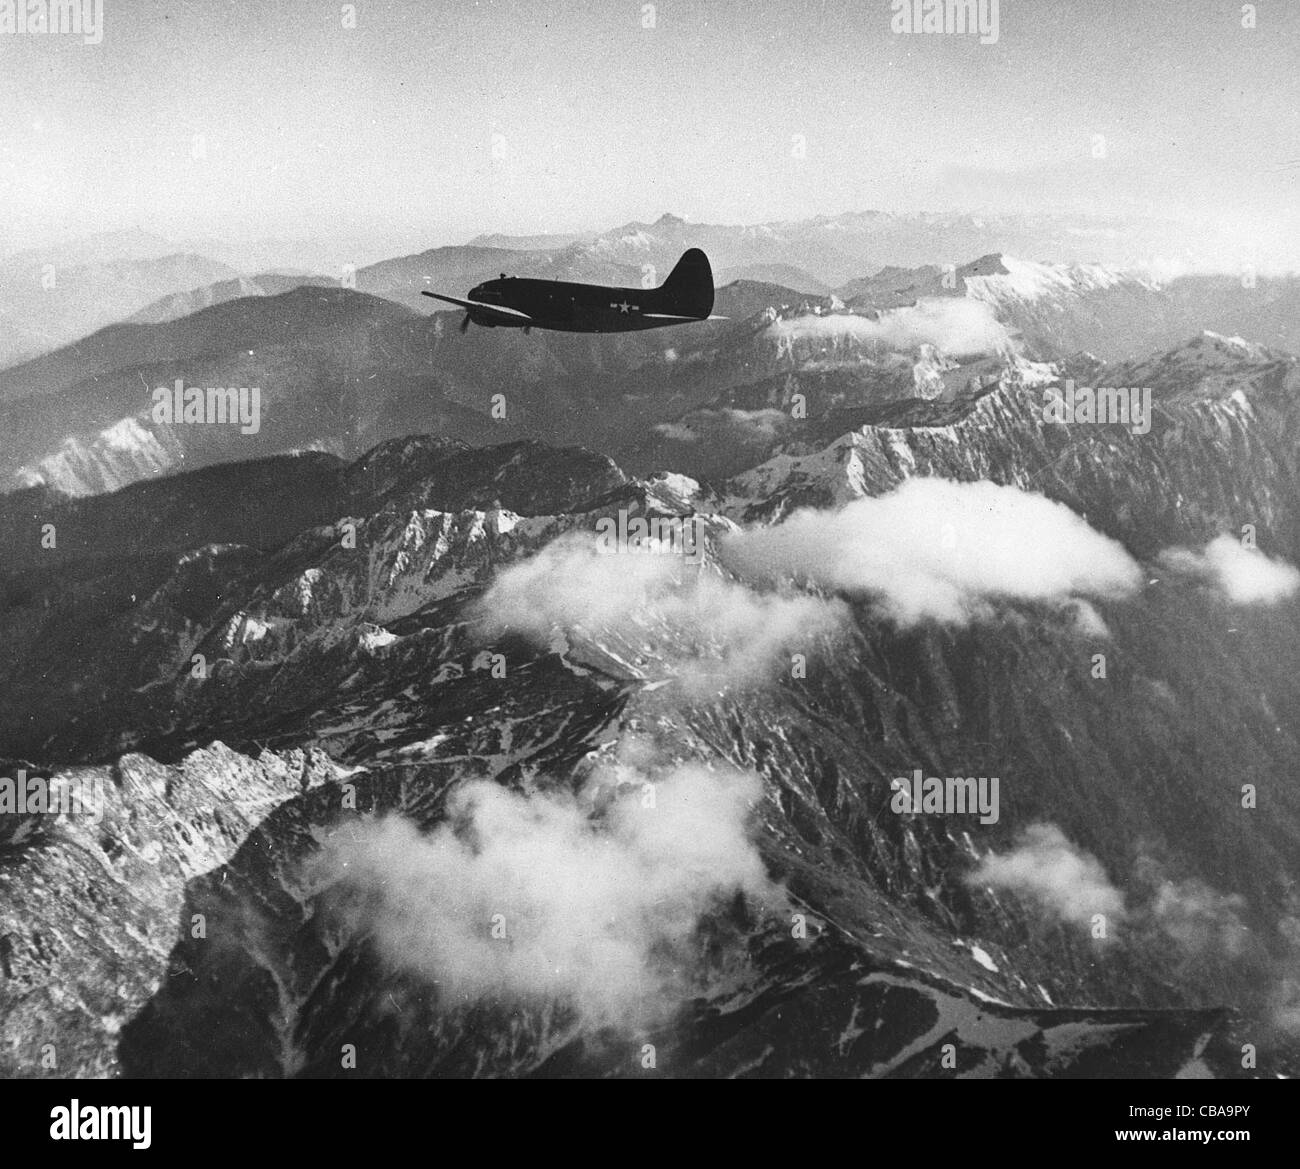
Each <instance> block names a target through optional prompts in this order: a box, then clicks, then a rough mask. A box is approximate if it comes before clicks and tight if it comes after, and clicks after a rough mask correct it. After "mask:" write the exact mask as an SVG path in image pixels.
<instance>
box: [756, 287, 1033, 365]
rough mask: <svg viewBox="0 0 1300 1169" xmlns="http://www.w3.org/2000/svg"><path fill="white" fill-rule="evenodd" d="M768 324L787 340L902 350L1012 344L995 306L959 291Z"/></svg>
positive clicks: (968, 350)
mask: <svg viewBox="0 0 1300 1169" xmlns="http://www.w3.org/2000/svg"><path fill="white" fill-rule="evenodd" d="M768 328H769V332H770V333H771V334H772V335H773V336H774V337H776V338H777V339H778V341H779V342H781V343H783V344H789V343H790V342H792V341H796V340H813V341H832V340H836V339H839V338H849V339H851V340H855V341H860V342H863V343H865V344H873V345H880V346H882V347H884V348H885V349H887V350H890V351H891V352H900V353H910V352H914V351H915V350H917V349H919V348H920V347H921V346H922V345H933V346H935V347H936V348H938V349H939V350H941V351H942V352H944V353H946V354H948V355H950V356H953V357H973V356H976V355H978V354H984V353H998V352H1002V351H1005V350H1006V349H1008V348H1010V347H1011V345H1012V341H1011V335H1010V334H1009V333H1008V332H1007V329H1006V326H1004V325H1003V324H1002V323H1001V322H1000V321H999V320H998V319H997V317H996V316H994V313H993V309H992V307H991V306H989V305H988V304H985V303H984V302H982V301H978V300H973V299H971V298H968V297H961V296H953V297H928V298H924V299H922V300H919V301H917V303H916V304H914V305H908V306H906V307H903V308H897V309H890V310H887V311H886V312H882V313H881V314H880V317H879V319H878V320H877V319H873V318H871V317H865V316H857V315H854V314H849V313H827V314H823V315H820V316H818V315H808V316H802V317H794V318H792V319H790V320H777V321H774V322H773V323H772V324H771V325H770V326H769V327H768Z"/></svg>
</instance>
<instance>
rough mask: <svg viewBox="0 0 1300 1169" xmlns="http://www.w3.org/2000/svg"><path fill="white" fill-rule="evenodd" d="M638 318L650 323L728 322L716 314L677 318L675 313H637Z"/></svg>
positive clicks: (727, 318) (726, 318) (728, 318)
mask: <svg viewBox="0 0 1300 1169" xmlns="http://www.w3.org/2000/svg"><path fill="white" fill-rule="evenodd" d="M637 316H639V317H646V318H647V319H649V320H652V321H729V320H731V318H730V317H720V316H718V315H717V314H714V315H712V316H707V317H679V316H677V314H676V313H637Z"/></svg>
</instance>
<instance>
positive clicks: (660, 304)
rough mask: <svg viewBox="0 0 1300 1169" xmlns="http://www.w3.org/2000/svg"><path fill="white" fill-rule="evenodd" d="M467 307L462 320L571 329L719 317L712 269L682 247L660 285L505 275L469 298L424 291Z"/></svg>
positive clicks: (618, 328) (656, 325)
mask: <svg viewBox="0 0 1300 1169" xmlns="http://www.w3.org/2000/svg"><path fill="white" fill-rule="evenodd" d="M422 295H423V296H431V297H433V298H434V299H435V300H445V301H446V302H447V303H448V304H458V305H460V306H461V307H462V308H464V309H467V310H468V311H467V312H466V313H465V319H464V320H463V321H461V323H460V331H461V332H462V333H463V332H464V331H465V330H466V329H468V328H469V325H470V322H471V321H473V322H474V324H476V325H482V326H483V327H484V328H488V329H493V328H497V327H501V328H507V329H523V331H524V332H525V333H527V332H528V331H529V330H530V329H534V328H536V329H561V330H564V331H565V332H570V333H626V332H630V331H632V330H634V329H660V328H663V327H664V326H665V325H682V324H686V323H687V322H688V321H721V320H726V318H725V317H715V316H710V315H709V314H710V313H712V312H713V269H712V268H710V267H709V257H708V256H706V255H705V254H704V253H703V252H702V251H700V249H699V248H691V249H690V250H689V251H686V252H683V253H682V258H681V259H680V260H678V261H677V266H676V267H675V268H674V269H673V270H672V271H671V272H669V273H668V279H667V280H665V281H664V282H663V284H661V285H660V286H659V287H658V288H605V287H602V286H601V285H599V284H569V283H567V282H565V281H562V280H529V279H525V278H522V277H514V276H506V275H505V274H504V273H503V274H502V276H501V279H500V280H488V281H486V282H485V283H483V284H480V285H479V286H478V287H477V288H472V289H470V293H469V296H468V298H467V299H465V300H461V299H459V298H458V297H455V296H443V294H442V293H441V292H422Z"/></svg>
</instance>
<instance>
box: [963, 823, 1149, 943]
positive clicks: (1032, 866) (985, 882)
mask: <svg viewBox="0 0 1300 1169" xmlns="http://www.w3.org/2000/svg"><path fill="white" fill-rule="evenodd" d="M966 883H967V884H968V885H972V886H984V887H991V888H994V889H1005V890H1008V891H1010V892H1012V893H1016V894H1019V895H1021V896H1023V897H1027V898H1029V899H1030V900H1032V901H1035V902H1036V903H1037V904H1039V905H1040V906H1041V907H1043V908H1044V909H1046V910H1048V911H1049V912H1051V913H1052V914H1054V915H1055V916H1056V917H1058V918H1060V919H1061V920H1062V921H1066V922H1071V923H1074V924H1076V925H1088V924H1089V923H1090V922H1091V921H1092V917H1093V915H1094V914H1098V913H1100V914H1104V915H1105V916H1106V917H1107V919H1108V920H1110V921H1112V922H1113V921H1117V920H1118V919H1119V918H1121V917H1122V916H1123V914H1124V899H1123V897H1122V896H1121V895H1120V892H1119V890H1118V889H1116V888H1115V887H1114V886H1113V885H1112V884H1111V883H1110V880H1109V879H1108V878H1107V876H1106V870H1105V869H1104V868H1102V865H1101V862H1100V861H1099V860H1097V858H1096V857H1094V856H1092V855H1091V854H1090V853H1086V852H1084V851H1083V850H1082V849H1079V848H1076V847H1075V846H1074V845H1073V844H1071V843H1070V841H1069V840H1067V839H1066V836H1065V833H1063V832H1062V831H1061V830H1060V829H1059V828H1058V827H1057V826H1056V825H1055V824H1032V825H1030V826H1029V827H1028V828H1026V829H1025V830H1024V832H1023V833H1021V835H1020V839H1019V842H1018V844H1017V846H1016V847H1015V848H1014V849H1013V850H1012V851H1011V852H1008V853H1002V854H998V853H991V854H990V855H989V856H987V857H985V858H984V860H983V861H982V862H981V863H980V866H979V867H978V868H977V869H976V870H975V871H974V872H972V873H970V874H969V875H968V876H967V877H966Z"/></svg>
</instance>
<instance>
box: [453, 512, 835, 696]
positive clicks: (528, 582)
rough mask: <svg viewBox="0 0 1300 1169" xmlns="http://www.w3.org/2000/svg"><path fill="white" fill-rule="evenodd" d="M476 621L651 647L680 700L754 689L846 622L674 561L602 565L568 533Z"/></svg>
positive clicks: (823, 609)
mask: <svg viewBox="0 0 1300 1169" xmlns="http://www.w3.org/2000/svg"><path fill="white" fill-rule="evenodd" d="M477 612H478V614H479V615H480V616H481V618H482V620H483V622H484V631H485V633H487V634H488V636H497V635H500V634H502V633H505V632H516V633H520V634H522V635H524V636H526V637H529V638H530V639H532V640H533V641H534V642H536V643H537V644H539V645H550V644H551V643H552V639H553V637H554V636H555V634H556V633H557V632H559V633H562V634H563V635H564V636H565V637H566V638H567V639H570V640H572V639H575V638H584V637H589V638H592V639H594V640H596V641H598V642H600V643H602V644H605V645H606V647H607V648H608V644H607V643H608V642H609V640H610V638H611V637H615V638H619V639H622V640H623V641H626V642H627V643H629V644H630V645H633V646H646V645H651V646H653V647H654V648H653V654H652V656H653V658H654V660H655V662H656V664H658V665H661V666H663V667H664V668H666V669H667V670H669V671H670V672H671V673H672V674H673V675H674V676H676V677H677V678H678V679H679V680H680V682H681V683H682V685H683V686H684V687H685V688H686V689H687V690H688V692H694V691H700V692H703V691H704V690H707V689H716V688H718V687H719V686H722V687H741V686H748V685H755V684H759V683H761V682H762V681H763V679H764V676H765V675H766V674H768V672H769V671H770V670H771V669H772V667H773V666H774V665H775V663H776V659H777V658H778V657H779V656H780V655H782V654H783V653H786V652H791V651H795V650H799V651H801V652H804V653H807V652H809V651H810V649H811V644H812V642H813V641H814V640H815V639H817V638H819V637H821V636H823V635H827V634H830V633H833V632H834V631H835V629H836V628H837V627H838V626H839V625H840V624H841V622H842V621H844V619H845V617H846V615H847V610H846V609H845V607H844V605H843V604H841V603H839V602H836V601H828V600H825V599H823V598H820V597H814V596H809V595H806V594H802V593H788V592H787V593H778V592H770V591H769V592H755V591H753V590H751V589H748V588H746V587H745V586H744V585H742V584H739V583H736V582H734V581H731V580H727V579H726V578H724V577H722V576H720V575H719V574H718V573H717V572H716V571H715V570H714V569H713V568H712V567H710V566H709V565H707V564H706V565H702V566H699V567H693V566H691V565H688V564H686V563H684V561H683V558H682V557H681V556H677V555H671V554H655V553H618V554H604V555H602V554H600V553H598V552H597V551H596V550H595V540H594V537H593V536H592V534H591V533H570V534H568V535H566V536H563V537H561V538H560V539H558V540H555V541H553V542H552V543H550V544H548V545H547V546H546V547H545V548H543V549H542V550H541V551H540V552H539V553H538V554H537V555H536V556H534V557H532V558H530V559H529V560H526V561H522V562H521V563H519V564H515V565H511V566H510V567H508V568H505V569H503V570H502V571H501V572H500V573H499V574H498V575H497V577H496V579H495V580H494V581H493V583H492V586H491V587H490V588H489V589H488V591H487V592H486V593H485V594H484V596H483V598H482V599H481V601H480V602H479V604H478V607H477Z"/></svg>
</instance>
